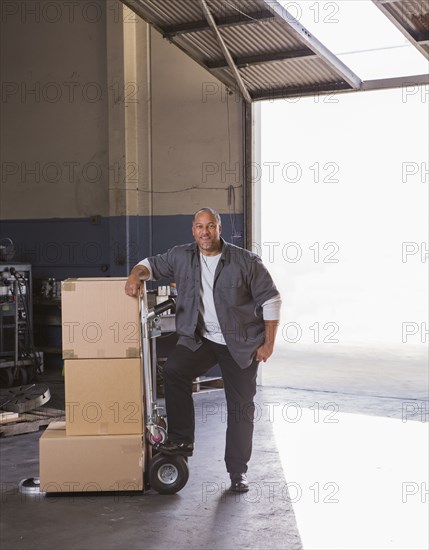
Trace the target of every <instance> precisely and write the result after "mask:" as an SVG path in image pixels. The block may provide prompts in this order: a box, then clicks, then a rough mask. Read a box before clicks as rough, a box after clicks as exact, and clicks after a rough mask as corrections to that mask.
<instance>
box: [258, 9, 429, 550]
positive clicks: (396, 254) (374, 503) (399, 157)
mask: <svg viewBox="0 0 429 550" xmlns="http://www.w3.org/2000/svg"><path fill="white" fill-rule="evenodd" d="M282 4H283V5H284V7H285V8H286V9H287V10H288V11H289V13H290V14H292V15H293V16H294V17H295V18H296V19H298V20H299V21H300V22H302V23H303V24H304V25H305V26H306V28H307V29H309V30H310V32H313V33H314V35H315V36H316V37H317V38H318V39H319V40H320V41H321V42H322V43H324V44H325V45H326V46H327V47H328V48H329V49H330V50H331V51H332V52H333V53H335V54H336V55H337V56H338V57H339V58H340V59H341V61H343V63H345V64H346V65H347V66H348V67H349V68H350V69H352V70H353V71H354V72H355V73H356V74H357V75H358V76H359V77H360V78H361V79H362V80H363V81H368V80H378V79H387V78H389V79H390V78H395V77H399V76H412V75H420V74H425V73H427V71H428V62H427V60H426V59H425V58H424V56H423V55H421V53H420V52H419V51H418V49H416V48H415V47H414V46H413V45H412V44H411V43H410V42H409V41H408V40H407V39H406V38H405V37H404V36H403V35H402V34H401V33H400V32H399V30H398V29H397V28H396V27H395V26H394V25H393V24H392V23H391V22H390V21H389V20H388V19H387V18H386V17H385V16H384V15H383V14H382V13H381V12H380V11H379V10H378V9H377V7H376V6H375V5H374V3H373V2H370V1H365V0H359V1H337V2H311V1H295V2H282ZM428 107H429V90H428V87H427V86H418V85H413V84H410V85H408V86H406V87H402V88H396V89H385V90H376V91H367V92H360V93H359V92H358V93H345V94H341V93H331V94H326V95H322V94H320V95H316V96H312V97H299V98H298V97H295V98H294V97H290V98H285V99H279V100H275V101H265V102H263V103H262V105H261V107H260V121H261V122H260V130H261V136H260V137H261V159H260V165H259V166H258V169H257V170H258V171H259V173H258V174H256V176H255V179H257V178H259V179H260V181H261V213H262V218H261V238H260V242H256V243H254V247H255V249H256V251H257V252H259V253H260V254H262V257H263V259H264V261H265V262H266V264H267V265H268V266H269V269H270V270H271V272H272V273H273V276H274V278H275V280H276V283H277V284H278V286H279V288H280V291H281V294H282V297H283V310H282V319H281V324H280V329H281V332H280V335H279V338H278V342H277V346H278V347H277V352H276V358H275V360H273V361H272V363H271V365H267V367H266V368H265V367H264V371H263V374H262V381H263V384H264V385H265V386H270V385H284V386H287V387H290V388H291V389H292V391H295V392H296V396H297V398H298V397H301V398H302V397H303V396H307V397H308V408H305V407H304V408H301V407H298V405H297V406H294V404H293V403H292V404H290V406H289V407H288V410H287V413H286V414H287V419H288V422H286V423H285V422H284V421H282V422H277V423H276V422H274V424H275V432H276V435H277V440H278V445H279V448H283V453H282V458H283V463H284V471H285V476H286V477H287V479H288V481H293V482H292V483H289V484H288V486H289V490H290V492H291V499H292V500H294V499H295V501H294V510H295V513H296V515H297V521H298V525H299V528H300V533H301V536H302V538H303V544H304V547H305V548H311V549H313V548H314V549H315V548H317V549H320V548H326V549H329V550H332V549H334V548H338V549H340V548H341V549H344V548H359V549H363V548H367V549H375V548H380V549H381V548H383V549H385V548H404V549H405V548H413V549H417V548H422V549H423V548H427V545H428V538H427V536H428V535H427V533H428V525H427V515H426V514H427V511H428V510H427V487H428V484H427V460H428V456H427V454H428V434H427V424H424V423H423V421H424V420H425V419H426V418H425V417H426V414H427V412H426V407H425V404H426V401H424V399H426V398H427V390H428V372H427V342H428V322H427V308H428V306H427V304H428V286H427V280H428V279H427V276H428V273H427V266H428V233H427V231H428V209H427V205H428V181H429V174H428V159H427V152H428V150H429V143H428V111H429V109H428ZM300 392H301V393H300ZM310 395H311V396H312V397H311V398H310V397H309V396H310ZM336 395H337V397H336ZM416 396H417V401H416V400H415V398H416ZM372 398H374V399H375V400H376V401H377V402H378V403H379V404H380V405H379V407H378V409H379V410H377V411H375V410H374V408H373V402H375V401H374V400H373V399H372ZM407 398H409V399H410V400H409V399H407ZM412 398H413V399H412ZM419 398H421V401H420V402H419V401H418V399H419ZM411 410H413V411H414V412H417V411H419V414H417V415H415V416H414V418H413V420H414V421H411V422H410V421H409V418H407V412H409V411H411ZM395 411H397V412H398V414H396V412H395ZM401 411H402V413H401ZM319 412H320V413H322V416H320V417H319V416H317V417H316V413H317V415H318V414H319ZM284 416H285V414H283V419H282V420H284ZM298 420H300V422H298ZM407 420H408V421H407ZM303 424H304V425H305V426H306V429H305V430H304V432H303ZM296 449H300V451H301V452H299V453H296ZM316 449H318V451H317V456H316V454H315V453H316ZM322 450H323V451H322ZM309 472H311V474H310V473H309ZM315 480H318V481H317V482H316V481H315ZM294 483H295V484H296V485H295V486H294ZM305 488H306V489H307V490H305ZM421 490H423V493H421ZM425 491H426V492H425ZM412 492H413V493H414V497H413V498H411V497H410V495H411V493H412ZM357 517H359V521H358V524H359V526H357V523H356V521H357V519H356V518H357ZM374 518H378V519H377V521H374ZM369 525H370V526H371V528H369V527H368V526H369ZM351 533H353V535H352V536H351Z"/></svg>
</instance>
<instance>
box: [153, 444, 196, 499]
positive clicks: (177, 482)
mask: <svg viewBox="0 0 429 550" xmlns="http://www.w3.org/2000/svg"><path fill="white" fill-rule="evenodd" d="M188 479H189V467H188V463H187V461H186V460H185V457H184V456H181V455H173V456H167V455H164V454H162V453H159V454H157V455H155V456H154V457H153V458H152V460H151V461H150V464H149V483H150V486H151V487H152V489H154V490H155V491H157V492H158V493H159V494H161V495H174V494H175V493H178V492H179V491H180V490H181V489H183V487H184V486H185V485H186V483H187V481H188Z"/></svg>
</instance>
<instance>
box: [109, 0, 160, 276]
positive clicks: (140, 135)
mask: <svg viewBox="0 0 429 550" xmlns="http://www.w3.org/2000/svg"><path fill="white" fill-rule="evenodd" d="M115 4H116V5H114V4H112V6H111V7H112V8H113V7H114V8H115V9H114V14H115V16H114V17H110V18H108V21H107V79H108V98H109V124H108V136H109V139H108V141H109V220H110V224H109V228H110V249H111V271H110V273H111V275H124V274H125V273H128V271H129V270H130V268H131V267H132V266H133V265H134V264H135V263H136V261H137V259H139V258H140V256H141V255H142V254H143V251H146V250H147V249H148V248H149V246H150V241H151V239H150V234H149V231H148V230H146V231H145V230H144V228H143V227H141V225H142V224H143V222H142V221H141V219H140V216H146V217H147V216H148V215H150V213H151V207H150V204H151V200H150V190H151V167H150V158H151V153H150V143H151V139H150V108H151V106H150V46H149V33H150V29H149V27H148V25H147V24H146V23H145V22H144V21H143V20H141V19H140V18H138V17H137V16H136V15H135V14H134V13H133V12H131V10H129V8H127V7H126V6H124V5H123V4H122V3H121V2H118V1H116V0H115ZM145 223H146V224H148V219H147V218H146V222H145Z"/></svg>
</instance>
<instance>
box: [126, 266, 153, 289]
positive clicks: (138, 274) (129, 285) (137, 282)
mask: <svg viewBox="0 0 429 550" xmlns="http://www.w3.org/2000/svg"><path fill="white" fill-rule="evenodd" d="M149 276H150V274H149V271H148V269H147V268H146V267H145V266H144V265H136V266H135V267H133V269H132V270H131V273H130V275H129V277H128V279H127V282H126V283H125V294H128V296H138V295H139V290H140V286H141V284H142V281H147V279H148V278H149Z"/></svg>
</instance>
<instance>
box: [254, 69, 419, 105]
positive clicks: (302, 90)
mask: <svg viewBox="0 0 429 550" xmlns="http://www.w3.org/2000/svg"><path fill="white" fill-rule="evenodd" d="M417 86H429V74H421V75H414V76H404V77H402V76H399V77H394V78H381V79H379V80H364V81H363V82H362V87H361V88H360V89H359V90H356V89H353V88H350V87H349V86H348V85H346V84H344V83H342V84H341V83H337V84H324V85H321V84H320V85H319V86H306V87H299V86H297V87H295V88H286V87H283V88H273V89H271V90H270V89H268V88H267V89H264V90H260V91H253V92H252V97H253V101H254V102H255V101H263V100H267V99H270V100H273V99H285V98H299V97H307V96H314V95H332V98H334V96H335V95H337V94H343V93H352V92H370V91H375V90H389V89H394V88H406V87H409V88H410V87H411V88H412V87H417ZM411 91H412V90H411ZM422 93H423V92H422Z"/></svg>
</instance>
